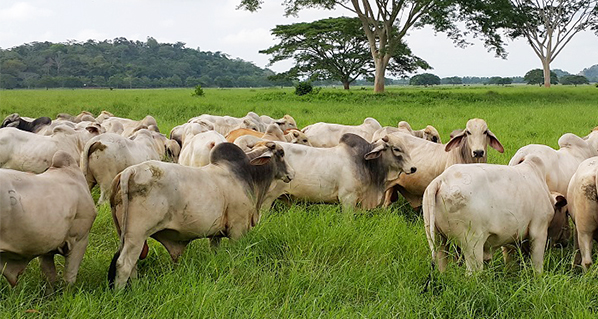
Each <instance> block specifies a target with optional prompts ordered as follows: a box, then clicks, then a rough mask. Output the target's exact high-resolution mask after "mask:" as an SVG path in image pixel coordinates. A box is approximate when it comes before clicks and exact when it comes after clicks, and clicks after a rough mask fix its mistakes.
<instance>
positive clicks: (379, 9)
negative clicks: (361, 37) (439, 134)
mask: <svg viewBox="0 0 598 319" xmlns="http://www.w3.org/2000/svg"><path fill="white" fill-rule="evenodd" d="M262 3H263V0H241V3H240V6H239V7H240V8H244V9H247V10H250V11H255V10H258V9H259V8H260V6H261V4H262ZM283 4H284V5H285V13H286V15H295V14H297V12H298V11H299V10H301V9H303V8H324V9H332V8H335V7H337V6H340V7H343V8H345V9H347V10H349V11H351V12H352V13H353V14H355V15H357V17H358V18H359V20H360V21H361V23H362V26H363V29H364V32H365V35H366V37H367V39H368V44H369V49H370V54H371V56H372V58H373V62H374V67H375V73H374V91H375V92H384V81H385V73H386V71H387V68H388V66H389V64H390V61H391V59H392V58H393V56H395V53H396V52H397V50H399V49H400V47H401V46H402V45H404V41H403V40H404V37H405V36H406V35H407V32H408V31H409V30H411V29H412V28H417V27H423V26H424V25H431V26H432V27H433V28H434V30H435V31H440V32H446V33H447V35H448V36H449V37H450V38H451V39H453V40H454V41H455V42H456V43H457V44H459V45H463V44H465V41H464V40H463V36H464V32H465V31H462V30H460V29H459V28H458V26H457V23H458V22H460V21H464V22H465V25H466V27H467V32H470V33H473V34H475V35H480V36H483V37H484V42H485V44H486V45H488V46H490V47H492V48H494V49H495V51H496V53H497V54H498V55H504V54H505V52H504V49H503V47H502V46H503V41H502V39H501V37H500V36H499V34H498V33H497V29H498V28H499V27H501V26H502V25H501V23H502V22H503V21H504V19H503V18H502V17H499V15H501V14H502V13H503V12H505V10H504V8H508V7H510V6H509V3H508V0H285V1H284V2H283Z"/></svg>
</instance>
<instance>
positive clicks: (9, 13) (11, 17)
mask: <svg viewBox="0 0 598 319" xmlns="http://www.w3.org/2000/svg"><path fill="white" fill-rule="evenodd" d="M52 14H53V12H52V10H49V9H46V8H39V7H35V6H33V5H31V4H29V3H27V2H17V3H14V4H13V5H12V6H10V7H9V8H7V9H1V10H0V20H3V21H5V22H6V21H23V20H33V19H37V18H45V17H49V16H51V15H52Z"/></svg>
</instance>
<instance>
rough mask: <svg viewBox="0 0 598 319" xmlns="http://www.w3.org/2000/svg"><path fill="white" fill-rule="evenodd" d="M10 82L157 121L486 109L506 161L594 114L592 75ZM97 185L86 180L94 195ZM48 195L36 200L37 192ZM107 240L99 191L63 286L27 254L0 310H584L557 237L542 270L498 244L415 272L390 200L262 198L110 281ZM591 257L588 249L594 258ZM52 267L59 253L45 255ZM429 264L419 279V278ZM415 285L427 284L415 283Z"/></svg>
mask: <svg viewBox="0 0 598 319" xmlns="http://www.w3.org/2000/svg"><path fill="white" fill-rule="evenodd" d="M191 93H192V90H191V89H154V90H114V91H110V90H31V91H30V90H23V91H0V118H4V117H6V116H7V115H9V114H11V113H14V112H17V113H19V114H21V115H22V116H30V117H37V116H49V117H52V118H54V117H55V116H56V114H57V113H61V112H66V113H70V114H74V115H76V114H78V113H79V112H80V111H82V110H88V111H91V112H93V113H95V114H97V113H99V112H100V111H102V110H108V111H110V112H112V113H114V114H115V115H116V116H121V117H129V118H133V119H140V118H142V117H143V116H145V115H146V114H151V115H153V116H154V117H155V118H156V120H157V121H158V124H159V126H160V128H161V130H162V131H163V132H165V133H168V132H169V131H170V129H171V128H172V127H174V126H175V125H178V124H181V123H184V122H186V120H187V119H188V118H190V117H193V116H197V115H199V114H202V113H210V114H215V115H232V116H243V115H245V114H246V113H247V112H248V111H254V112H256V113H258V114H268V115H270V116H272V117H274V118H279V117H282V116H283V115H284V114H285V113H288V114H291V115H292V116H293V117H294V118H295V119H296V120H297V124H298V126H300V127H303V126H306V125H308V124H311V123H315V122H318V121H326V122H336V123H345V124H360V123H361V122H362V121H363V119H364V118H365V117H367V116H371V117H374V118H376V119H377V120H378V121H380V123H381V124H382V125H388V126H395V125H396V124H397V122H398V121H400V120H406V121H408V122H409V123H410V124H411V125H412V127H413V128H414V129H420V128H422V127H424V126H425V125H427V124H432V125H434V126H435V127H436V128H437V129H438V131H439V132H440V134H441V137H442V139H443V142H447V141H448V139H449V137H448V135H449V133H450V132H451V131H452V130H453V129H456V128H463V127H464V126H465V123H466V122H467V120H468V119H469V118H473V117H480V118H483V119H485V120H486V121H487V123H488V125H489V128H490V130H491V131H492V132H493V133H494V134H495V135H496V136H497V137H498V139H499V140H500V141H501V143H502V144H503V146H504V148H505V153H504V154H499V153H498V152H496V151H494V150H489V162H492V163H499V164H506V163H507V162H508V161H509V159H510V157H511V156H513V155H514V154H515V152H516V151H517V149H519V148H520V147H521V146H523V145H526V144H530V143H540V144H547V145H550V146H552V147H557V140H558V138H559V137H560V136H561V135H562V134H563V133H566V132H572V133H575V134H577V135H580V136H585V135H587V133H589V131H590V130H591V129H592V128H594V127H595V126H598V89H597V88H595V87H593V86H584V87H561V86H554V87H552V88H550V89H544V88H538V87H527V86H522V87H495V86H483V87H482V86H480V87H440V88H389V89H387V92H386V93H385V94H381V95H374V94H373V93H372V92H371V91H370V89H369V88H368V89H367V90H359V89H357V88H355V89H352V90H351V91H350V92H345V91H343V90H340V89H332V88H325V89H322V90H321V91H320V92H319V94H317V95H308V96H303V97H298V96H295V95H294V94H293V91H292V89H205V94H206V96H204V97H192V96H191ZM95 195H96V196H97V192H96V194H95ZM48 205H51V203H48ZM117 247H118V239H117V236H116V232H115V230H114V226H113V225H112V218H111V216H110V210H109V207H108V206H107V205H103V206H100V207H99V208H98V218H97V219H96V221H95V224H94V226H93V228H92V231H91V235H90V243H89V246H88V248H87V252H86V255H85V258H84V260H83V263H82V265H81V268H80V270H79V276H78V278H77V283H76V284H75V286H74V287H70V288H68V289H67V288H66V287H64V284H61V285H59V287H58V289H56V291H55V292H53V293H47V292H46V291H45V288H46V287H45V283H44V280H43V277H42V275H41V271H40V269H39V265H38V262H37V261H36V260H34V261H33V262H31V263H30V265H29V267H28V268H27V270H26V272H25V273H24V275H22V276H21V278H20V282H19V284H18V286H17V287H16V288H15V289H11V288H10V287H9V285H8V283H7V282H6V281H5V280H4V279H3V278H2V279H1V280H0V317H1V318H30V317H36V318H37V317H43V318H46V317H57V318H58V317H69V318H88V317H89V318H141V317H144V318H145V317H147V318H175V317H193V318H206V317H210V318H315V317H318V318H319V317H324V318H390V317H396V318H570V317H575V318H595V317H597V316H598V267H592V268H591V269H590V271H589V272H588V273H586V274H581V273H580V272H579V271H577V270H572V269H571V260H572V257H573V249H572V245H570V246H569V247H567V248H564V249H552V250H549V251H548V252H547V254H546V257H545V265H544V269H545V272H544V274H542V275H536V274H534V272H533V271H532V269H531V267H530V266H531V264H530V263H529V261H526V262H524V263H522V264H521V266H520V267H519V268H518V269H510V270H506V269H504V264H503V262H502V258H501V257H500V254H499V253H497V254H495V256H494V259H493V260H492V262H490V263H489V264H487V265H486V267H485V269H484V271H483V272H481V273H480V274H477V275H474V276H466V275H465V267H463V266H458V265H457V264H456V263H450V264H449V269H448V271H447V272H446V273H444V274H439V273H438V272H436V271H435V272H432V273H431V272H430V258H431V257H430V252H429V249H428V245H427V242H426V238H425V232H424V229H423V219H422V217H421V213H419V212H416V211H414V210H412V209H411V208H410V207H408V205H407V204H406V203H405V202H398V203H395V204H393V205H392V206H391V207H390V208H389V209H382V208H380V209H375V210H372V211H368V212H362V211H357V212H353V213H346V212H342V211H341V209H340V208H339V206H338V205H325V204H305V203H296V204H293V205H291V206H286V205H284V204H282V203H276V205H275V207H274V208H273V209H272V210H271V211H269V212H265V213H264V214H263V216H262V220H261V222H260V224H259V225H258V226H257V227H256V228H254V229H253V230H252V231H251V232H250V233H249V234H248V235H247V236H245V237H244V238H242V239H241V240H239V241H237V242H229V241H227V240H225V241H223V244H222V245H221V247H220V248H219V249H218V250H217V252H216V253H214V252H212V251H211V250H210V248H209V244H208V243H207V240H196V241H194V242H193V243H192V244H191V245H190V246H189V247H188V248H187V251H186V252H185V254H184V255H183V257H182V258H181V261H180V263H179V264H178V265H177V266H174V265H173V264H172V262H171V261H170V258H169V257H168V254H167V253H166V251H165V249H164V248H163V247H162V246H161V245H159V244H158V243H157V242H155V241H153V240H150V254H149V256H148V258H147V259H145V260H143V261H140V262H139V278H138V279H137V280H133V282H132V284H131V286H130V287H129V288H128V289H126V290H125V291H121V292H114V291H111V290H109V289H108V287H107V286H108V285H107V280H106V276H107V271H108V265H109V263H110V260H111V258H112V255H113V254H114V252H115V251H116V250H117ZM595 258H596V256H594V259H595ZM56 261H57V264H58V269H59V272H60V271H61V270H62V266H63V263H64V259H63V258H62V257H56ZM430 274H431V281H428V279H429V276H430ZM424 288H427V289H424Z"/></svg>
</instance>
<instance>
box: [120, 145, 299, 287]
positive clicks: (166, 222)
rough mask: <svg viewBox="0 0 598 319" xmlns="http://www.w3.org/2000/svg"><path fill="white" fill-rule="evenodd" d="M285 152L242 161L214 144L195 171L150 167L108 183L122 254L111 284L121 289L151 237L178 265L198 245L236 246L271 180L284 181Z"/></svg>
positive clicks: (234, 150)
mask: <svg viewBox="0 0 598 319" xmlns="http://www.w3.org/2000/svg"><path fill="white" fill-rule="evenodd" d="M292 177H293V171H292V169H291V168H290V167H288V166H287V165H286V163H285V161H284V150H283V149H282V148H281V147H279V146H277V145H276V144H275V143H273V142H269V143H267V144H266V146H264V147H259V148H258V149H256V150H254V151H253V152H251V153H249V154H247V155H246V154H245V153H244V152H243V151H242V150H241V149H240V148H239V147H238V146H236V145H234V144H231V143H222V144H218V145H217V146H216V147H214V149H213V150H212V153H211V154H210V164H209V165H207V166H204V167H201V168H195V167H186V166H181V165H176V164H168V163H163V162H156V161H148V162H145V163H142V164H138V165H135V166H131V167H129V168H127V169H125V170H124V171H123V172H122V173H120V174H119V175H118V176H117V177H116V178H115V179H114V183H113V192H112V197H111V199H110V206H111V208H112V216H113V219H114V222H115V225H116V228H117V231H118V234H119V236H120V248H119V250H118V252H117V253H116V255H115V256H114V258H113V260H112V263H111V265H110V269H109V275H108V279H109V282H110V285H111V286H112V285H116V287H117V288H123V287H124V286H125V285H126V283H127V280H128V278H129V276H130V275H131V272H132V271H133V269H134V267H135V265H136V263H137V260H138V258H139V256H140V254H141V253H142V251H143V250H144V247H146V246H145V245H146V244H145V243H144V242H145V240H146V239H147V238H148V237H150V236H151V237H153V238H154V239H156V240H158V241H159V242H160V243H162V244H163V245H164V247H166V249H167V250H168V252H169V253H170V256H171V258H172V259H173V260H175V261H176V260H177V259H178V257H179V256H180V255H181V254H182V253H183V251H184V249H185V247H186V246H187V244H188V243H189V242H190V241H192V240H194V239H196V238H206V237H207V238H210V239H211V242H212V244H213V245H217V244H218V242H219V241H220V238H221V237H229V238H231V239H238V238H240V237H241V236H242V235H243V234H245V233H246V232H247V231H249V230H250V229H251V228H252V227H253V226H255V224H256V223H257V222H258V221H259V217H260V216H259V210H260V208H261V206H262V202H263V199H264V194H265V193H266V191H267V190H268V188H269V187H270V184H271V183H272V181H274V180H275V179H282V180H283V181H286V182H288V181H290V180H291V179H292Z"/></svg>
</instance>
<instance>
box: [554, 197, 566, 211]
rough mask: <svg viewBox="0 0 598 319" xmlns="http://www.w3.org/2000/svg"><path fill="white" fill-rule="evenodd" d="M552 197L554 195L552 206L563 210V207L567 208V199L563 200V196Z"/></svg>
mask: <svg viewBox="0 0 598 319" xmlns="http://www.w3.org/2000/svg"><path fill="white" fill-rule="evenodd" d="M553 195H556V196H555V197H554V200H555V201H556V202H555V203H554V206H555V207H556V208H563V207H565V206H567V199H566V198H565V196H563V195H561V194H553Z"/></svg>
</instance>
